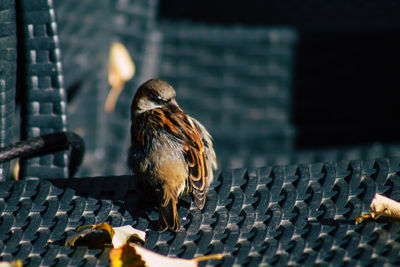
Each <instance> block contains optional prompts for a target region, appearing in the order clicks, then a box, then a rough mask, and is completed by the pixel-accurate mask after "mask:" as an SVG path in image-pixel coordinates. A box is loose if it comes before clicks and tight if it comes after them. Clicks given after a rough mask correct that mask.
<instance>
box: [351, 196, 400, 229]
mask: <svg viewBox="0 0 400 267" xmlns="http://www.w3.org/2000/svg"><path fill="white" fill-rule="evenodd" d="M369 213H370V214H364V215H362V216H358V217H356V224H359V223H361V222H362V221H364V220H365V219H369V218H372V219H378V218H379V217H381V216H385V217H391V218H396V219H400V203H399V202H397V201H395V200H393V199H390V198H388V197H385V196H382V195H379V194H375V196H374V198H373V199H372V202H371V204H370V206H369Z"/></svg>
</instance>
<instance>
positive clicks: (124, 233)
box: [65, 223, 146, 248]
mask: <svg viewBox="0 0 400 267" xmlns="http://www.w3.org/2000/svg"><path fill="white" fill-rule="evenodd" d="M94 230H101V231H103V232H105V233H107V234H108V235H109V236H110V239H111V242H112V244H113V247H114V248H117V247H120V246H122V245H124V244H125V243H126V242H128V241H129V240H132V239H133V240H135V241H139V242H142V243H143V242H144V241H145V239H146V233H145V232H143V231H141V230H138V229H135V228H133V227H132V226H130V225H124V226H120V227H112V226H111V225H109V224H108V223H100V224H98V225H93V224H90V225H83V226H79V227H78V228H76V231H77V233H76V234H74V235H72V236H69V237H67V239H66V241H65V245H66V246H71V247H73V246H74V245H75V242H76V241H77V240H78V239H79V238H84V237H85V236H86V235H87V234H89V233H91V232H92V231H94Z"/></svg>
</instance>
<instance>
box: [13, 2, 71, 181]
mask: <svg viewBox="0 0 400 267" xmlns="http://www.w3.org/2000/svg"><path fill="white" fill-rule="evenodd" d="M19 6H20V10H18V12H21V19H22V21H21V25H22V28H21V30H22V31H23V34H22V38H23V40H21V42H22V43H23V46H21V47H22V48H23V52H21V56H22V57H23V60H22V62H23V64H24V71H25V73H24V79H26V85H25V86H24V89H25V92H24V101H23V103H24V105H23V109H22V111H23V121H22V126H23V129H22V135H23V137H25V138H28V137H33V136H38V135H41V134H47V133H52V132H60V131H65V130H66V127H67V125H66V119H67V117H66V95H65V90H64V88H63V78H62V71H61V62H60V57H61V55H60V49H59V39H58V35H57V26H56V23H55V14H54V9H53V7H52V1H44V0H43V1H30V0H21V1H20V2H19ZM67 161H68V158H67V153H66V152H60V153H55V154H51V155H46V156H42V157H40V158H35V159H31V160H27V161H26V165H25V168H24V169H23V174H24V176H25V177H26V178H49V177H51V178H62V177H67V176H68V162H67Z"/></svg>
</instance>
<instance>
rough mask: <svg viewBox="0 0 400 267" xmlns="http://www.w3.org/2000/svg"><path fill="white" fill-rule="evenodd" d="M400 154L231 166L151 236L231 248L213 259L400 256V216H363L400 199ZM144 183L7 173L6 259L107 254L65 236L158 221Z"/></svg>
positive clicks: (334, 261)
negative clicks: (174, 221) (378, 198)
mask: <svg viewBox="0 0 400 267" xmlns="http://www.w3.org/2000/svg"><path fill="white" fill-rule="evenodd" d="M399 164H400V159H377V160H368V161H351V162H349V161H341V162H333V163H325V164H322V163H320V164H312V165H298V166H287V167H272V168H271V167H265V168H259V169H253V170H245V169H237V170H234V171H226V172H223V173H222V174H220V175H219V176H218V178H217V180H216V181H215V182H214V183H213V185H212V187H211V189H210V190H209V192H208V201H207V204H206V206H205V209H204V210H203V212H200V211H199V210H198V209H197V208H196V207H194V204H193V205H192V206H190V204H189V203H190V202H188V199H187V198H184V199H183V200H182V201H181V206H180V209H179V213H180V216H181V219H182V222H183V229H182V231H181V232H179V233H176V234H174V233H171V232H164V233H158V232H156V231H154V230H148V238H147V242H146V246H147V247H149V248H152V249H155V250H157V251H159V252H161V253H163V254H168V255H176V256H180V257H193V256H196V255H201V254H208V253H218V252H223V253H225V258H224V260H223V261H220V262H218V261H212V262H211V261H210V262H208V263H207V264H208V265H220V266H232V264H241V265H248V266H259V265H268V264H277V265H283V266H287V265H289V266H292V265H304V266H312V265H319V266H325V265H331V266H338V265H340V264H346V265H357V264H359V265H383V264H385V263H386V264H392V265H395V264H399V263H400V256H399V252H400V251H399V247H400V246H399V245H400V243H399V238H400V223H399V222H394V223H387V222H374V221H369V222H364V223H362V224H360V225H354V218H355V216H358V215H360V214H361V213H363V212H366V211H367V210H368V206H369V203H370V201H371V200H372V198H373V196H374V194H375V193H383V194H385V195H386V196H389V197H391V198H393V199H396V200H399V199H400V194H399V191H398V190H397V188H398V187H399V185H400V177H399V171H400V167H399ZM135 190H136V189H135V185H134V183H133V180H132V178H131V177H128V176H125V177H123V176H121V177H102V178H81V179H70V180H66V179H59V180H54V179H53V180H51V181H42V182H40V181H19V182H1V183H0V194H1V198H0V214H1V218H2V219H1V221H0V256H1V259H2V260H12V259H15V258H21V259H23V260H24V263H25V264H26V266H38V265H51V266H54V265H57V266H61V265H85V266H94V265H106V264H108V258H107V253H108V250H107V249H105V250H98V249H97V250H92V249H88V248H87V247H77V248H75V249H71V248H66V247H64V244H63V242H64V239H65V237H66V236H67V235H69V234H71V232H70V231H72V229H73V228H75V227H76V226H79V225H83V224H95V223H99V222H104V221H107V222H110V223H111V224H112V225H114V226H119V225H124V224H132V225H134V226H136V227H138V228H140V229H151V228H152V227H154V225H156V220H157V213H156V212H154V211H153V212H147V213H146V212H145V211H146V209H147V211H149V210H148V208H149V207H150V206H148V205H144V202H143V201H139V199H138V194H137V193H136V191H135ZM189 207H190V208H189ZM146 214H149V216H147V215H146ZM24 266H25V265H24Z"/></svg>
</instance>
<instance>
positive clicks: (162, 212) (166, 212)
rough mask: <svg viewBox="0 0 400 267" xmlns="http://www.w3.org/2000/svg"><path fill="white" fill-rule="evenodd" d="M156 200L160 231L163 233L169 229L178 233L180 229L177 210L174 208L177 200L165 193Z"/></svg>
mask: <svg viewBox="0 0 400 267" xmlns="http://www.w3.org/2000/svg"><path fill="white" fill-rule="evenodd" d="M158 200H159V201H157V202H158V212H159V218H158V223H159V225H160V230H161V231H165V230H167V228H169V229H171V230H172V231H175V232H176V231H178V230H179V229H180V228H181V223H180V221H179V216H178V209H177V207H176V205H177V202H178V200H177V199H174V198H173V197H170V196H168V195H166V194H165V193H164V194H162V195H161V196H160V199H158Z"/></svg>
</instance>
